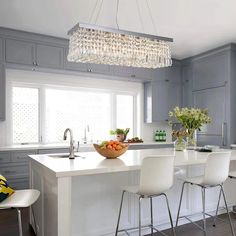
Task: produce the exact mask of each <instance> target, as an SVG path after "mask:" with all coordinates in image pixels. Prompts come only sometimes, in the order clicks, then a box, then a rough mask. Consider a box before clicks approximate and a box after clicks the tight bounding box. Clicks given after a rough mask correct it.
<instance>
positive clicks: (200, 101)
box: [193, 86, 227, 145]
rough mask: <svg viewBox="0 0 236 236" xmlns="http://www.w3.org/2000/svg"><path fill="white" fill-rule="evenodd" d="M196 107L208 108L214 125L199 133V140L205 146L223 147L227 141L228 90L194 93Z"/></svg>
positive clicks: (208, 90) (209, 90)
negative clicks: (215, 145)
mask: <svg viewBox="0 0 236 236" xmlns="http://www.w3.org/2000/svg"><path fill="white" fill-rule="evenodd" d="M193 100H194V106H195V107H197V108H208V110H209V115H210V117H212V123H211V124H208V125H205V126H204V127H202V128H201V131H200V132H198V140H199V142H201V143H203V144H213V143H212V142H213V141H214V144H217V145H222V144H223V143H225V139H226V128H227V127H226V88H225V86H223V87H219V88H212V89H206V90H202V91H197V92H194V93H193Z"/></svg>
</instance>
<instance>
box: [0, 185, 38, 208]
mask: <svg viewBox="0 0 236 236" xmlns="http://www.w3.org/2000/svg"><path fill="white" fill-rule="evenodd" d="M39 195H40V193H39V191H38V190H35V189H25V190H16V191H15V192H14V194H12V195H11V196H10V197H8V198H7V199H5V200H4V201H3V202H1V203H0V208H4V209H6V208H26V207H29V206H31V205H32V204H33V203H34V202H36V200H37V199H38V197H39Z"/></svg>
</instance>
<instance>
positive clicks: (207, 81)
mask: <svg viewBox="0 0 236 236" xmlns="http://www.w3.org/2000/svg"><path fill="white" fill-rule="evenodd" d="M192 64H193V65H192V69H193V90H201V89H206V88H211V87H217V86H222V85H224V84H225V83H226V82H227V78H228V76H229V64H230V54H229V53H228V52H227V51H223V52H218V53H215V54H212V55H208V56H207V57H202V58H198V59H196V60H194V61H193V63H192Z"/></svg>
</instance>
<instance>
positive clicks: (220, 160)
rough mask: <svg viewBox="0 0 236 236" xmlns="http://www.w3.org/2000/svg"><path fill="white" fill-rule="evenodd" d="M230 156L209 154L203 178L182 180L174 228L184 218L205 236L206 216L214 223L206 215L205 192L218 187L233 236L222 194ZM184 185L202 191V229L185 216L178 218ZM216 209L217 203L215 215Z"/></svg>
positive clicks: (221, 153) (226, 153)
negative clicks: (192, 186) (198, 188)
mask: <svg viewBox="0 0 236 236" xmlns="http://www.w3.org/2000/svg"><path fill="white" fill-rule="evenodd" d="M230 155H231V153H230V152H217V153H211V154H209V155H208V158H207V162H206V166H205V173H204V176H198V177H193V178H186V179H184V183H183V186H182V191H181V196H180V202H179V209H178V214H177V219H176V227H177V226H178V221H179V218H185V219H187V220H188V221H190V222H191V223H193V224H194V225H195V226H197V227H198V228H199V229H201V230H202V231H203V232H204V235H207V228H206V215H207V216H210V217H213V218H214V222H215V218H216V216H212V215H210V214H208V213H206V202H205V191H206V189H208V188H213V187H217V186H218V187H220V194H219V200H220V196H221V194H222V195H223V198H224V203H225V208H226V210H227V214H228V218H229V223H230V228H231V232H232V235H233V236H235V234H234V228H233V225H232V221H231V217H230V214H229V210H228V206H227V202H226V197H225V192H224V188H223V183H224V182H225V180H226V179H227V178H228V175H229V164H230ZM186 184H191V185H196V186H199V187H201V189H202V208H203V212H202V214H203V227H201V226H200V225H198V224H197V223H195V222H193V221H192V220H191V219H190V218H189V217H187V216H181V217H180V216H179V215H180V209H181V203H182V198H183V192H184V187H185V185H186ZM218 207H219V201H218V204H217V210H216V214H217V212H218Z"/></svg>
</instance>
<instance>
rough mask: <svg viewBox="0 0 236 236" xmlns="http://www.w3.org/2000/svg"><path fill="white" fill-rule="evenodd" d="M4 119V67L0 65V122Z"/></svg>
mask: <svg viewBox="0 0 236 236" xmlns="http://www.w3.org/2000/svg"><path fill="white" fill-rule="evenodd" d="M5 118H6V75H5V66H4V65H3V64H0V121H4V120H5Z"/></svg>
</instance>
